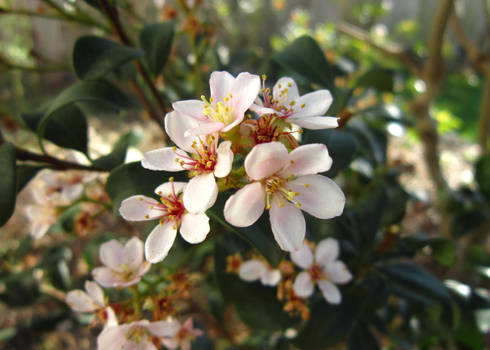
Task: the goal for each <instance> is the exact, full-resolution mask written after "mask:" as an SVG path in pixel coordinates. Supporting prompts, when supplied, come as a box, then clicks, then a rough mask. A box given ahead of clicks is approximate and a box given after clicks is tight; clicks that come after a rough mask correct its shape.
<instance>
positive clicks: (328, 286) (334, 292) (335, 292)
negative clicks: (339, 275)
mask: <svg viewBox="0 0 490 350" xmlns="http://www.w3.org/2000/svg"><path fill="white" fill-rule="evenodd" d="M318 287H320V290H321V291H322V294H323V297H324V298H325V300H326V301H328V302H329V303H330V304H340V302H341V301H342V295H340V290H339V289H338V288H337V286H336V285H335V284H333V283H331V282H328V281H325V280H322V281H318Z"/></svg>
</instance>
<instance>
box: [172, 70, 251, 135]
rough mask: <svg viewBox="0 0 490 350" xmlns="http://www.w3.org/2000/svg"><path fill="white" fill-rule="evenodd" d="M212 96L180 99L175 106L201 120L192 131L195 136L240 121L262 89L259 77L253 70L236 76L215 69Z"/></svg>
mask: <svg viewBox="0 0 490 350" xmlns="http://www.w3.org/2000/svg"><path fill="white" fill-rule="evenodd" d="M209 86H210V88H211V97H210V99H209V101H207V100H206V99H205V98H204V96H203V97H202V101H199V100H186V101H177V102H174V103H173V104H172V107H173V108H174V109H175V110H176V111H178V112H180V113H182V114H185V115H188V116H190V117H192V118H194V119H196V120H197V121H198V122H199V126H197V127H195V128H193V129H191V130H189V133H191V134H194V135H208V134H211V133H214V132H218V131H221V132H227V131H229V130H231V129H232V128H233V127H235V126H236V125H238V124H240V123H241V122H242V120H243V118H244V116H245V111H246V110H247V109H248V108H249V107H250V106H251V105H252V103H253V102H254V100H255V98H256V97H257V95H258V93H259V90H260V78H259V76H258V75H254V74H250V73H246V72H245V73H240V74H238V76H237V77H236V78H234V77H233V76H232V75H231V74H230V73H228V72H224V71H222V72H217V71H216V72H213V73H211V77H210V79H209Z"/></svg>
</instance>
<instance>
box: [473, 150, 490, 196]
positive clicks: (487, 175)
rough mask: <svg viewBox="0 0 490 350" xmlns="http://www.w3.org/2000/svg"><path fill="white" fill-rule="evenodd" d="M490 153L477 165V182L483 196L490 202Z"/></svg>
mask: <svg viewBox="0 0 490 350" xmlns="http://www.w3.org/2000/svg"><path fill="white" fill-rule="evenodd" d="M489 179H490V153H488V154H486V155H484V156H482V157H481V158H480V159H479V160H478V162H477V163H476V169H475V180H476V183H477V184H478V186H479V187H480V191H481V192H482V193H483V195H484V196H485V197H486V198H487V199H489V200H490V180H489Z"/></svg>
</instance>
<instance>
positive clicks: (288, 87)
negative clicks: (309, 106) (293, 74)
mask: <svg viewBox="0 0 490 350" xmlns="http://www.w3.org/2000/svg"><path fill="white" fill-rule="evenodd" d="M272 97H273V98H274V100H276V101H279V104H280V105H281V106H288V105H289V103H290V102H291V101H295V102H296V100H297V99H298V98H299V92H298V86H297V85H296V82H295V81H294V80H293V79H292V78H290V77H283V78H281V79H279V80H278V81H277V83H276V84H275V85H274V87H273V88H272Z"/></svg>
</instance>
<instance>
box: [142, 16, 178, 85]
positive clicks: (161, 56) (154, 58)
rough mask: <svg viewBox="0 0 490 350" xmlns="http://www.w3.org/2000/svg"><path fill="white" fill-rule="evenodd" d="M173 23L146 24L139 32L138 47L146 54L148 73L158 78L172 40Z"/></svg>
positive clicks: (168, 53)
mask: <svg viewBox="0 0 490 350" xmlns="http://www.w3.org/2000/svg"><path fill="white" fill-rule="evenodd" d="M174 27H175V25H174V22H172V21H168V22H164V23H152V24H147V25H146V26H145V27H144V28H143V29H142V30H141V32H140V46H141V48H142V49H143V50H144V51H145V53H146V63H147V64H148V68H149V69H150V72H151V73H152V74H153V75H154V76H158V75H159V74H160V73H161V72H162V70H163V67H164V66H165V63H167V60H168V57H169V56H170V51H171V49H172V41H173V38H174V30H175V29H174Z"/></svg>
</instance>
